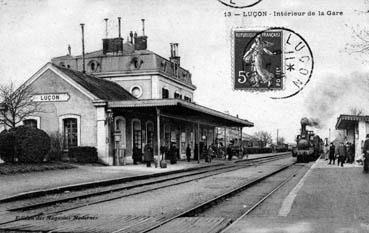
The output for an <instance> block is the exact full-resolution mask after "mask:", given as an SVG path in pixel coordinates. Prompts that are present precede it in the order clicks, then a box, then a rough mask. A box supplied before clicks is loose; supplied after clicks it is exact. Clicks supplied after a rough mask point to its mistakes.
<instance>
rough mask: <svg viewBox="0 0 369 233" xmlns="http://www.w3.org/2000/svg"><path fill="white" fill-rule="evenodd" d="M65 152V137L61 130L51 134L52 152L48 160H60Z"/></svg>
mask: <svg viewBox="0 0 369 233" xmlns="http://www.w3.org/2000/svg"><path fill="white" fill-rule="evenodd" d="M62 154H63V137H62V135H61V134H60V133H59V132H55V133H51V134H50V152H49V154H48V156H47V160H48V161H60V160H61V157H62Z"/></svg>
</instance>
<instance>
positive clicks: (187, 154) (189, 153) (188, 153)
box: [186, 144, 191, 162]
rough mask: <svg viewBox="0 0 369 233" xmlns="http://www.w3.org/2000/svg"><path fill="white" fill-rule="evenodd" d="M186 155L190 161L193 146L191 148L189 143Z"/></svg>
mask: <svg viewBox="0 0 369 233" xmlns="http://www.w3.org/2000/svg"><path fill="white" fill-rule="evenodd" d="M186 157H187V162H190V161H191V148H190V144H187V148H186Z"/></svg>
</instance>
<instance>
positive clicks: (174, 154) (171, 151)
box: [132, 143, 247, 167]
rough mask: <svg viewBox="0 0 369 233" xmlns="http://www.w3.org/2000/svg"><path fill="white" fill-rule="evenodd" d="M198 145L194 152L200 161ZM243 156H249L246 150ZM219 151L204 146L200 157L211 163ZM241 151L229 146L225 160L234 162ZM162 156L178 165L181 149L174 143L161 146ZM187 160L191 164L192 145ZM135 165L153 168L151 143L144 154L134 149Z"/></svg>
mask: <svg viewBox="0 0 369 233" xmlns="http://www.w3.org/2000/svg"><path fill="white" fill-rule="evenodd" d="M198 150H199V147H198V144H195V148H194V150H193V152H194V156H193V158H194V160H198ZM241 152H242V155H243V156H245V155H246V156H247V153H246V150H241ZM218 153H219V150H218V149H217V147H216V146H215V145H214V144H211V145H210V146H206V145H204V146H202V147H201V148H200V157H202V158H204V159H205V162H208V163H211V161H212V159H213V158H215V157H217V154H218ZM239 153H240V151H239V150H237V151H236V150H234V148H233V147H232V145H228V146H227V148H226V153H225V154H224V156H225V159H227V158H228V160H232V157H233V156H239ZM160 156H161V158H162V159H163V160H169V161H170V163H171V164H175V163H177V160H178V159H179V149H178V148H177V147H176V145H175V144H174V143H173V144H171V145H170V147H168V146H167V145H162V146H160ZM186 158H187V161H188V162H190V161H191V158H192V149H191V147H190V144H188V145H187V147H186ZM132 159H133V164H138V163H139V162H143V163H145V164H146V166H147V167H151V163H152V162H154V151H153V147H152V145H151V144H150V143H148V144H146V145H145V146H144V152H143V154H142V152H141V149H139V148H138V147H137V146H135V147H133V154H132Z"/></svg>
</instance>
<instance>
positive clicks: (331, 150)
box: [328, 142, 336, 164]
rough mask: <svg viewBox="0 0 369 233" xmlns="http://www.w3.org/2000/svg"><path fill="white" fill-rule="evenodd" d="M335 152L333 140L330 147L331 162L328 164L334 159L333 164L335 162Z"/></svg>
mask: <svg viewBox="0 0 369 233" xmlns="http://www.w3.org/2000/svg"><path fill="white" fill-rule="evenodd" d="M335 152H336V147H335V146H334V144H333V142H331V146H330V147H329V163H328V164H331V163H332V161H333V164H334V161H335V157H334V155H335Z"/></svg>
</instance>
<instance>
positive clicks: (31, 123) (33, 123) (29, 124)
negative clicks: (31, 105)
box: [23, 119, 37, 129]
mask: <svg viewBox="0 0 369 233" xmlns="http://www.w3.org/2000/svg"><path fill="white" fill-rule="evenodd" d="M23 125H24V126H27V127H31V128H34V129H36V128H37V120H36V119H26V120H24V121H23Z"/></svg>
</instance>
